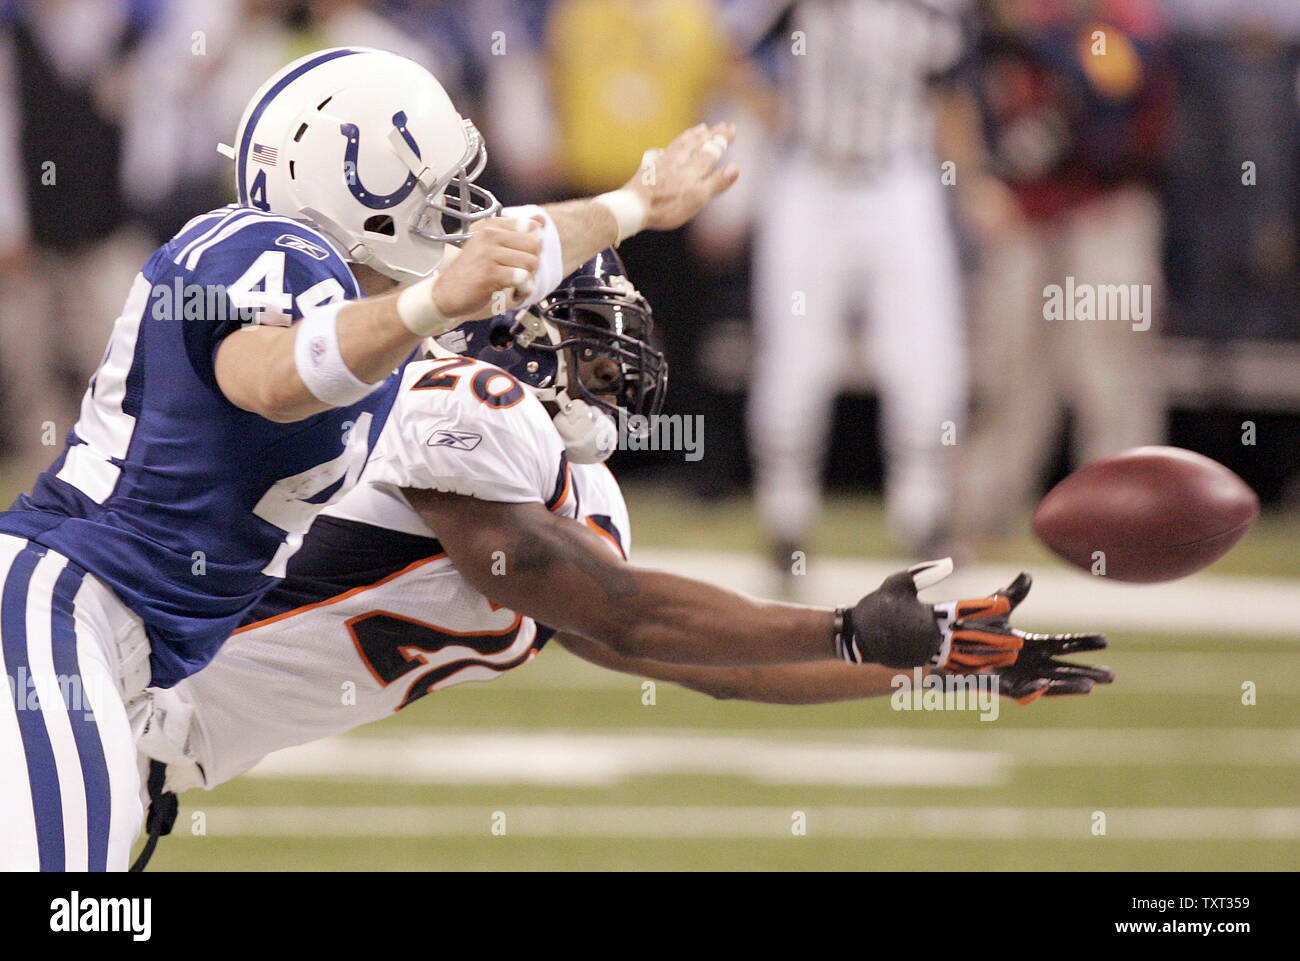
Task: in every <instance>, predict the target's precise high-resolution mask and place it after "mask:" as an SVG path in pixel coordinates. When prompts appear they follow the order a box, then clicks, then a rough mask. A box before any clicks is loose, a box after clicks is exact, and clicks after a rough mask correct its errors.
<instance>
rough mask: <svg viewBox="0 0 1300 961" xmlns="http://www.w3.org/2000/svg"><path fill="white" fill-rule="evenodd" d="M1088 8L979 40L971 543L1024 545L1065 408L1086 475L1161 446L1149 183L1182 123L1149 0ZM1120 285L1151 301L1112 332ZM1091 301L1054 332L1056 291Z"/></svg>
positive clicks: (965, 484)
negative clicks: (1174, 126) (1106, 313)
mask: <svg viewBox="0 0 1300 961" xmlns="http://www.w3.org/2000/svg"><path fill="white" fill-rule="evenodd" d="M1093 6H1094V7H1095V8H1091V7H1088V6H1087V5H1085V8H1081V9H1079V10H1076V11H1073V12H1072V13H1056V14H1046V13H1044V12H1043V11H1042V10H1041V9H1040V8H1038V7H1037V6H1036V5H1034V4H1033V3H1030V2H1029V0H1014V2H1006V3H1001V4H998V5H995V8H994V9H995V16H994V18H993V19H992V20H991V21H990V24H989V29H988V32H987V34H986V37H985V39H984V41H983V56H982V57H981V58H980V60H979V63H980V68H981V69H980V74H979V76H980V82H979V88H978V89H979V92H980V102H981V105H982V106H983V110H984V123H985V130H986V131H987V139H988V148H989V149H988V154H987V156H986V157H984V158H983V159H982V160H980V161H979V163H978V166H982V167H983V168H984V169H985V170H986V171H987V172H988V174H989V175H988V176H986V177H985V178H984V179H983V180H982V181H981V182H979V183H978V184H977V186H976V189H975V190H974V191H972V195H973V196H974V197H975V198H976V202H975V204H974V207H975V216H974V218H973V220H974V221H976V222H977V223H978V224H979V225H980V226H979V227H978V228H977V233H978V234H979V235H980V236H981V238H982V243H981V249H980V252H979V259H980V267H979V271H978V274H977V276H976V278H975V281H974V285H973V298H972V306H973V320H974V326H973V338H972V340H973V351H972V353H973V359H974V364H973V369H974V371H975V384H974V387H975V398H976V416H975V419H974V421H973V424H972V436H971V439H970V443H969V444H966V445H963V446H962V450H963V453H964V458H963V462H962V470H961V496H960V498H959V505H960V517H959V521H958V526H959V530H960V533H961V535H962V536H963V538H964V539H965V540H966V541H967V542H968V543H971V544H978V543H979V542H981V541H987V540H988V539H991V538H995V537H999V536H1002V535H1005V534H1007V533H1009V532H1010V531H1011V529H1012V527H1013V522H1014V520H1015V518H1016V516H1017V512H1018V511H1021V510H1023V509H1024V508H1026V507H1027V506H1028V505H1029V501H1030V499H1031V495H1032V494H1033V493H1034V492H1035V487H1036V485H1037V484H1038V483H1039V481H1040V480H1041V475H1042V472H1043V469H1044V467H1045V466H1046V462H1047V460H1048V458H1049V457H1051V456H1052V455H1053V454H1054V453H1055V451H1056V447H1057V437H1058V436H1059V431H1060V430H1061V428H1062V425H1063V415H1064V412H1065V409H1066V408H1069V409H1070V410H1071V411H1072V412H1073V414H1074V436H1073V450H1072V459H1073V462H1074V464H1075V466H1082V465H1083V464H1086V463H1089V462H1090V461H1094V460H1097V459H1099V458H1102V457H1106V456H1109V455H1111V454H1115V453H1118V452H1119V451H1121V450H1124V449H1126V448H1129V447H1137V446H1142V445H1145V444H1157V443H1160V442H1161V441H1162V440H1163V437H1164V427H1165V411H1164V405H1163V389H1162V386H1161V383H1160V377H1159V369H1158V366H1157V360H1158V356H1157V346H1158V345H1157V341H1156V337H1157V336H1158V334H1157V330H1156V326H1157V325H1156V324H1155V323H1154V322H1153V315H1155V314H1158V313H1159V306H1160V297H1161V288H1162V284H1161V266H1160V251H1161V215H1160V209H1159V204H1158V201H1157V198H1156V195H1155V193H1154V191H1153V190H1152V188H1151V187H1150V186H1149V181H1150V180H1151V178H1152V177H1153V176H1154V175H1155V174H1156V173H1157V171H1158V168H1159V164H1160V160H1161V157H1162V156H1163V150H1164V146H1165V136H1166V134H1165V124H1166V122H1167V117H1168V111H1169V94H1170V83H1171V75H1170V73H1169V67H1168V64H1167V50H1166V47H1165V44H1164V39H1165V28H1164V25H1163V23H1162V20H1161V17H1160V11H1159V8H1158V7H1157V6H1156V4H1155V2H1154V0H1113V2H1111V3H1109V4H1108V5H1107V6H1106V9H1105V10H1104V11H1103V10H1102V9H1101V7H1100V6H1099V5H1093ZM1099 33H1100V34H1101V37H1102V39H1103V42H1102V43H1099V40H1098V34H1099ZM1121 285H1122V287H1124V288H1127V289H1128V292H1129V293H1130V295H1131V296H1130V300H1132V299H1133V297H1138V298H1140V300H1138V301H1136V302H1133V303H1130V305H1129V310H1128V313H1127V315H1126V316H1120V317H1102V316H1101V315H1100V307H1101V303H1102V301H1103V300H1104V299H1105V298H1104V297H1102V296H1101V294H1100V291H1102V290H1103V289H1104V288H1107V287H1117V286H1121ZM1085 288H1088V289H1090V290H1092V291H1094V292H1098V293H1097V306H1098V308H1099V309H1098V310H1097V311H1095V312H1093V314H1092V315H1091V316H1089V315H1088V313H1087V312H1086V311H1082V310H1077V309H1076V310H1071V309H1070V305H1068V304H1067V305H1065V307H1066V313H1065V314H1064V316H1062V317H1059V318H1058V317H1057V312H1056V311H1055V310H1053V309H1052V307H1051V305H1049V303H1048V300H1049V296H1050V295H1051V294H1052V292H1053V291H1055V290H1057V289H1060V290H1062V291H1069V290H1070V289H1075V290H1083V289H1085ZM1076 306H1077V296H1076ZM1005 371H1015V372H1016V373H1015V376H1014V377H1007V376H1005V373H1004V372H1005Z"/></svg>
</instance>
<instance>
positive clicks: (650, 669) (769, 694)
mask: <svg viewBox="0 0 1300 961" xmlns="http://www.w3.org/2000/svg"><path fill="white" fill-rule="evenodd" d="M555 640H556V641H558V642H559V643H560V644H561V645H562V646H563V647H564V648H565V650H568V651H570V652H572V653H573V654H576V655H577V656H578V657H580V658H582V659H583V660H584V661H590V662H591V663H592V664H595V665H597V666H598V667H604V668H607V669H609V670H611V671H621V672H622V673H624V674H635V675H637V676H638V677H648V678H650V679H652V680H656V681H669V682H671V683H673V684H680V685H681V686H682V687H686V688H690V689H691V690H692V691H698V692H699V693H701V694H708V695H709V696H710V697H715V698H718V699H719V700H729V699H737V700H743V701H761V702H764V703H767V704H829V703H831V702H833V701H856V700H858V699H860V698H867V697H881V696H883V695H888V694H891V693H893V691H894V690H895V688H894V686H892V685H891V681H892V680H893V679H894V678H895V677H896V676H898V673H899V672H898V671H897V670H896V669H894V668H889V667H881V666H880V665H878V664H868V665H857V664H845V663H843V662H842V661H808V662H805V663H802V664H771V665H764V666H761V667H696V666H692V665H686V664H665V663H664V662H662V661H652V660H648V659H646V658H633V657H623V656H622V655H620V654H618V653H616V652H615V651H614V650H612V649H611V648H609V647H608V646H606V645H604V644H601V643H600V642H598V641H593V640H589V639H588V638H585V637H578V636H577V635H575V634H560V635H558V636H557V637H556V638H555ZM924 673H926V674H928V673H929V669H928V668H927V669H925V671H924ZM908 676H909V678H910V676H911V675H910V673H909V675H908Z"/></svg>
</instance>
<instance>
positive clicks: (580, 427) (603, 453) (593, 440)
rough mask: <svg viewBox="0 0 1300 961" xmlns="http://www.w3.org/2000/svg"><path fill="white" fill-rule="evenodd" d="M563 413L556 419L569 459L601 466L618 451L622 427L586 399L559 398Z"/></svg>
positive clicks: (556, 416) (554, 419) (577, 462)
mask: <svg viewBox="0 0 1300 961" xmlns="http://www.w3.org/2000/svg"><path fill="white" fill-rule="evenodd" d="M558 402H559V404H560V412H559V413H558V414H556V415H555V417H554V418H552V420H553V422H554V423H555V429H556V430H557V431H559V432H560V437H561V439H563V441H564V449H565V451H566V452H567V453H568V455H569V460H570V461H572V462H573V463H575V464H599V463H601V462H602V461H605V460H607V459H608V458H609V455H610V454H612V453H614V451H615V450H616V449H617V448H618V425H617V424H615V423H614V419H613V418H612V417H610V416H609V415H608V414H606V413H605V412H604V411H603V410H598V409H596V408H595V407H592V406H591V405H590V404H588V403H587V402H586V401H585V400H568V399H566V398H564V397H563V395H561V397H560V398H558Z"/></svg>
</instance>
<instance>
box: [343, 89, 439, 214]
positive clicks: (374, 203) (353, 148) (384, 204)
mask: <svg viewBox="0 0 1300 961" xmlns="http://www.w3.org/2000/svg"><path fill="white" fill-rule="evenodd" d="M393 126H394V127H396V128H397V132H398V133H400V134H401V135H402V139H403V140H405V141H406V145H407V146H408V147H410V148H411V150H412V151H413V152H414V153H415V156H416V157H419V156H420V146H419V144H417V143H416V142H415V138H414V137H412V136H411V134H410V133H409V132H408V131H407V129H406V113H405V112H404V111H402V110H399V111H397V113H395V114H393ZM339 133H341V134H343V136H345V137H347V138H348V145H347V147H346V148H345V149H344V151H343V179H344V180H345V181H346V182H347V185H348V190H349V191H350V192H351V193H352V196H353V197H356V198H357V200H359V201H360V202H361V203H363V204H365V205H366V206H367V207H370V208H371V209H373V210H387V209H388V208H389V207H395V206H397V205H398V204H400V203H401V202H402V201H403V200H405V199H406V198H407V197H408V196H409V195H410V193H411V191H412V190H414V189H415V185H416V184H417V183H418V182H419V181H418V180H417V179H416V176H415V174H413V173H408V174H407V175H406V180H405V181H404V182H403V183H402V185H401V186H400V187H398V188H397V189H396V190H394V191H393V192H392V193H390V194H376V193H372V192H371V191H369V190H366V188H365V185H364V184H363V183H362V182H361V174H360V172H359V171H358V170H357V154H358V152H359V151H360V147H361V131H360V130H359V129H358V128H357V125H356V124H354V123H341V124H339Z"/></svg>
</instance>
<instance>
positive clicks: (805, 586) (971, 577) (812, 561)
mask: <svg viewBox="0 0 1300 961" xmlns="http://www.w3.org/2000/svg"><path fill="white" fill-rule="evenodd" d="M632 559H633V561H634V563H637V564H641V565H644V566H647V567H659V568H663V569H665V570H670V571H673V572H674V573H677V574H682V575H685V576H687V577H696V578H701V579H703V580H707V581H710V582H712V583H715V584H718V585H720V586H723V587H729V588H732V589H733V590H738V591H743V592H745V593H749V594H758V595H764V594H767V593H768V592H769V590H770V588H771V580H772V576H771V573H770V571H769V569H768V567H767V565H766V564H765V563H764V562H763V560H762V559H761V558H759V557H756V556H755V555H753V554H748V553H742V552H730V551H696V550H675V549H669V548H658V547H646V548H637V549H635V550H634V553H633V558H632ZM901 566H902V564H901V563H900V562H899V561H896V560H894V561H891V560H864V559H852V558H842V557H819V556H817V555H813V556H811V557H810V558H809V559H808V567H807V574H806V575H804V579H803V580H801V581H799V584H800V586H801V588H802V592H803V596H802V598H801V599H802V600H805V601H807V602H808V603H810V604H846V603H852V602H853V601H855V600H856V599H857V598H859V597H861V596H862V595H863V594H865V593H867V592H868V591H871V590H874V589H875V588H876V586H877V585H879V584H880V582H881V581H882V580H883V579H884V578H885V577H886V576H888V575H889V574H892V573H894V572H895V571H897V570H899V569H900V567H901ZM1018 571H1019V567H1017V566H1016V565H1015V564H973V565H969V566H966V567H963V568H961V569H960V570H959V571H958V572H957V573H956V574H954V575H953V576H952V577H951V578H950V579H948V580H947V581H944V582H943V583H942V584H940V585H939V586H938V587H934V588H931V589H930V590H929V591H928V592H926V597H927V598H933V599H936V600H940V599H943V598H945V597H961V596H976V597H978V596H980V595H983V594H987V593H989V592H990V591H992V590H994V589H996V588H998V587H1003V586H1005V585H1006V584H1007V583H1009V582H1010V581H1011V579H1012V578H1013V577H1014V576H1015V575H1016V573H1017V572H1018ZM1033 574H1034V588H1033V591H1032V592H1031V593H1030V595H1029V598H1028V599H1027V600H1026V601H1025V602H1024V604H1023V605H1022V606H1021V608H1020V611H1019V613H1020V618H1019V621H1020V623H1022V624H1028V625H1030V626H1031V627H1040V628H1041V627H1051V628H1052V629H1054V630H1108V631H1115V630H1131V631H1159V632H1164V633H1169V632H1176V631H1195V632H1196V633H1201V634H1234V635H1239V636H1251V635H1267V636H1270V637H1279V638H1282V639H1286V640H1292V641H1297V642H1300V616H1298V614H1300V580H1294V579H1293V580H1284V579H1280V578H1278V579H1265V578H1254V577H1226V576H1221V575H1213V574H1197V575H1194V576H1192V577H1188V578H1184V579H1183V580H1179V581H1173V582H1170V583H1167V584H1144V585H1134V584H1121V583H1117V582H1115V581H1107V580H1106V579H1105V578H1104V577H1092V576H1091V575H1088V574H1085V573H1083V572H1082V571H1079V572H1075V571H1072V570H1066V569H1063V568H1059V567H1057V568H1050V567H1049V568H1042V567H1039V569H1037V570H1035V571H1034V572H1033Z"/></svg>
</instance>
